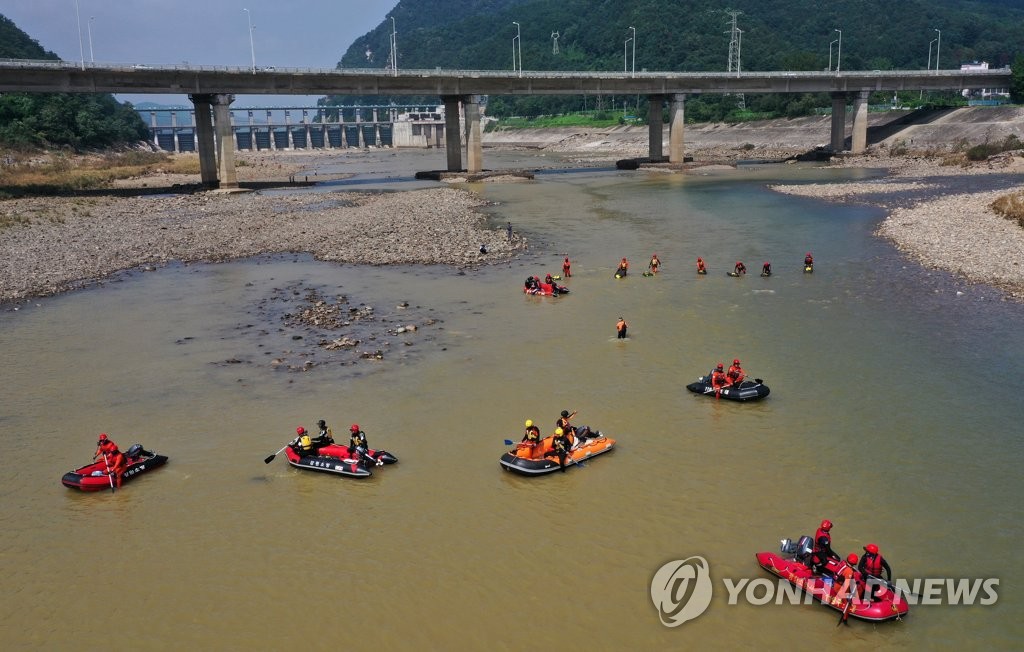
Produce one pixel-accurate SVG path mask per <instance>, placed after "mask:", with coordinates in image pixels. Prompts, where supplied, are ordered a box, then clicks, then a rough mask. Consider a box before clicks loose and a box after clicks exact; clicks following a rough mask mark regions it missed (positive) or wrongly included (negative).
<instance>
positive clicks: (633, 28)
mask: <svg viewBox="0 0 1024 652" xmlns="http://www.w3.org/2000/svg"><path fill="white" fill-rule="evenodd" d="M629 29H631V30H633V36H631V37H630V39H629V40H631V41H633V71H632V72H631V73H630V75H629V76H630V77H636V28H635V27H633V26H632V25H630V27H629Z"/></svg>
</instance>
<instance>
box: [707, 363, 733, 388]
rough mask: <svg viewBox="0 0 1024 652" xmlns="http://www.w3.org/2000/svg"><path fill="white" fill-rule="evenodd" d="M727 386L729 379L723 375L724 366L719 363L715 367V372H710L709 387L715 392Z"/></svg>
mask: <svg viewBox="0 0 1024 652" xmlns="http://www.w3.org/2000/svg"><path fill="white" fill-rule="evenodd" d="M728 384H729V378H728V376H726V375H725V365H723V364H722V363H721V362H719V363H718V365H717V366H715V370H714V371H712V372H711V386H712V387H714V388H715V390H716V391H717V390H720V389H722V388H723V387H726V386H727V385H728Z"/></svg>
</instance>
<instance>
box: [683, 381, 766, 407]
mask: <svg viewBox="0 0 1024 652" xmlns="http://www.w3.org/2000/svg"><path fill="white" fill-rule="evenodd" d="M686 389H688V390H690V391H691V392H693V393H694V394H703V395H704V396H710V397H714V396H716V393H717V394H718V395H720V397H721V398H724V399H727V400H730V401H740V402H747V401H759V400H761V399H762V398H764V397H766V396H768V394H770V393H771V390H770V389H769V388H768V386H767V385H765V384H764V383H763V382H762V381H760V380H759V379H755V380H744V381H743V382H742V383H740V384H739V386H738V387H737V386H734V385H730V386H729V387H723V388H722V389H721V390H720V391H717V390H715V388H714V387H712V386H711V378H710V377H709V376H701V377H700V378H698V379H697V381H696V382H693V383H690V384H689V385H687V386H686Z"/></svg>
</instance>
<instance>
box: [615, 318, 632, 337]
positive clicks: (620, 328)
mask: <svg viewBox="0 0 1024 652" xmlns="http://www.w3.org/2000/svg"><path fill="white" fill-rule="evenodd" d="M628 328H629V324H627V323H626V320H625V319H623V318H622V317H619V321H617V322H615V333H616V335H615V337H616V338H617V339H620V340H624V339H626V329H628Z"/></svg>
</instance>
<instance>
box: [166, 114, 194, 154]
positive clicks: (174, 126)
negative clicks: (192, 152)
mask: <svg viewBox="0 0 1024 652" xmlns="http://www.w3.org/2000/svg"><path fill="white" fill-rule="evenodd" d="M171 141H172V142H173V143H174V144H173V145H172V146H171V151H172V152H174V153H175V154H180V153H181V143H180V141H179V140H178V113H177V111H171ZM197 151H198V150H197Z"/></svg>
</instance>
